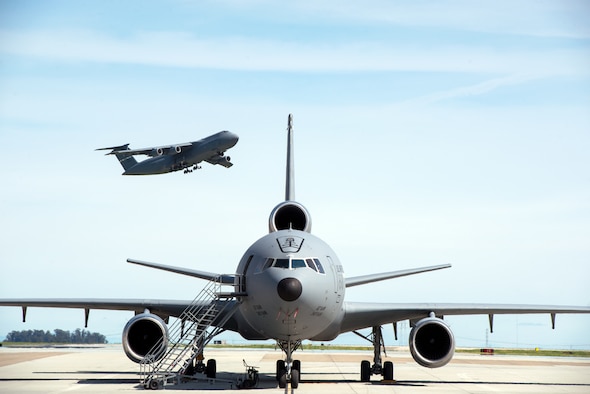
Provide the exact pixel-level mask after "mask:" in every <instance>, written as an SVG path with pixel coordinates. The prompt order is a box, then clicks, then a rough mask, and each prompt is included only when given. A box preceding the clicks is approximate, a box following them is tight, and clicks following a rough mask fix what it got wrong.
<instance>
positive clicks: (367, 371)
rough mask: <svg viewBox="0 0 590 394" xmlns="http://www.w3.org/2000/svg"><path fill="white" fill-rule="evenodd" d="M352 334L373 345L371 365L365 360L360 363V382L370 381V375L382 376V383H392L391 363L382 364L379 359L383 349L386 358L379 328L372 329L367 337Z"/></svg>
mask: <svg viewBox="0 0 590 394" xmlns="http://www.w3.org/2000/svg"><path fill="white" fill-rule="evenodd" d="M354 333H355V334H356V335H358V336H360V337H361V338H365V339H366V340H368V341H369V342H371V343H372V344H373V365H371V363H370V362H369V361H367V360H363V361H361V382H368V381H370V380H371V375H382V376H383V380H384V381H393V363H392V362H391V361H385V362H383V360H382V358H381V349H383V354H385V356H387V354H386V352H385V344H384V342H383V333H382V332H381V326H375V327H373V332H372V333H371V335H369V336H368V337H367V336H364V335H362V334H360V333H358V332H356V331H354Z"/></svg>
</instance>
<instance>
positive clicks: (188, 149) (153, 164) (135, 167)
mask: <svg viewBox="0 0 590 394" xmlns="http://www.w3.org/2000/svg"><path fill="white" fill-rule="evenodd" d="M237 142H238V136H237V135H235V134H233V133H230V132H229V131H220V132H219V133H216V134H213V135H210V136H209V137H205V138H203V139H202V140H199V141H194V142H186V143H183V144H174V145H168V146H155V147H152V148H144V149H129V144H125V145H121V146H112V147H110V148H100V149H96V150H110V151H111V152H109V153H107V155H115V156H116V157H117V159H119V163H121V165H122V166H123V168H124V169H125V172H123V175H152V174H164V173H166V172H172V171H178V170H184V173H185V174H188V173H191V172H193V170H196V169H198V168H200V167H199V165H198V164H199V163H200V162H202V161H206V162H208V163H211V164H219V165H222V166H224V167H226V168H229V167H231V166H232V165H233V164H232V163H231V162H230V157H229V156H224V153H225V151H226V150H228V149H229V148H231V147H233V146H234V145H235V144H237ZM134 155H147V156H150V158H149V159H146V160H143V161H140V162H138V161H137V160H136V159H135V157H133V156H134ZM190 167H192V169H191V168H190Z"/></svg>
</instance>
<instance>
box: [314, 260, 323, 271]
mask: <svg viewBox="0 0 590 394" xmlns="http://www.w3.org/2000/svg"><path fill="white" fill-rule="evenodd" d="M313 261H314V262H315V265H317V266H318V271H319V272H320V274H325V273H326V272H325V271H324V267H322V263H320V260H319V259H313Z"/></svg>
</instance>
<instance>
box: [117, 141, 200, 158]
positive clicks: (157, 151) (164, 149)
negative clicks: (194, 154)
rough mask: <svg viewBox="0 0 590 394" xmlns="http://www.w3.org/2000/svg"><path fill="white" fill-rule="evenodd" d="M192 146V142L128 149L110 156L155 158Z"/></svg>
mask: <svg viewBox="0 0 590 394" xmlns="http://www.w3.org/2000/svg"><path fill="white" fill-rule="evenodd" d="M192 146H193V144H191V143H190V142H185V143H182V144H175V145H166V146H154V147H151V148H142V149H127V150H124V151H113V152H111V153H109V154H115V153H120V154H125V155H130V156H134V155H147V156H151V157H154V156H161V155H167V154H169V153H178V152H179V151H182V150H185V149H188V148H191V147H192Z"/></svg>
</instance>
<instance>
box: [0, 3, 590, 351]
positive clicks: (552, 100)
mask: <svg viewBox="0 0 590 394" xmlns="http://www.w3.org/2000/svg"><path fill="white" fill-rule="evenodd" d="M316 3H317V2H311V1H301V2H271V1H264V0H261V1H216V2H208V1H195V2H192V1H169V2H144V1H127V2H117V1H96V2H92V1H90V2H75V1H52V2H41V1H3V2H2V3H0V143H1V144H2V147H3V154H2V155H1V156H0V179H2V183H3V187H2V189H3V190H2V193H0V215H1V216H0V217H2V224H3V225H2V230H1V231H2V236H1V237H0V239H1V240H2V241H1V242H2V243H1V244H0V246H1V247H0V265H1V267H2V276H0V298H18V297H52V298H53V297H82V298H86V297H115V298H170V299H192V298H193V297H194V296H195V295H196V293H197V292H198V291H199V289H200V288H201V286H202V285H203V284H202V283H201V282H199V281H198V280H194V279H191V278H185V277H180V276H177V275H173V274H168V273H161V272H157V271H153V270H149V269H147V268H142V267H137V266H132V265H129V264H127V263H125V259H126V258H128V257H131V258H137V259H144V260H148V261H156V262H161V263H165V264H171V265H180V266H187V267H192V268H196V269H204V270H211V271H220V272H225V273H230V272H233V271H234V270H235V267H236V265H237V263H238V261H239V259H240V257H241V255H242V254H243V253H244V251H245V250H246V249H247V247H248V246H249V245H250V244H251V243H253V242H254V241H255V240H256V239H258V238H259V237H260V236H262V235H264V234H265V232H266V231H267V218H268V215H269V214H270V211H271V209H272V208H273V207H274V206H275V205H276V204H277V203H278V202H280V201H281V200H282V199H283V198H284V179H283V178H284V161H285V158H284V154H285V145H286V139H285V128H286V119H287V114H288V113H293V114H294V119H295V123H294V127H295V133H296V134H295V149H296V151H295V155H296V156H295V158H296V181H297V184H296V197H297V200H298V201H300V202H301V203H302V204H304V205H305V206H306V207H307V208H308V209H309V211H310V212H311V215H312V219H313V232H314V233H315V234H316V235H318V236H320V237H322V238H323V239H324V240H325V241H327V242H328V243H329V244H330V245H331V246H332V247H333V249H334V250H335V251H336V253H337V254H338V256H339V258H340V260H341V261H342V262H343V264H344V268H345V274H346V275H348V276H355V275H362V274H366V273H372V272H381V271H390V270H395V269H403V268H410V267H415V266H422V265H433V264H439V263H447V262H449V263H452V264H453V268H452V269H450V270H446V271H441V272H436V273H429V274H424V275H418V276H414V277H409V278H402V279H398V280H393V281H388V282H382V283H376V284H371V285H367V286H361V287H355V288H351V289H349V291H348V293H347V299H348V300H351V301H383V302H398V301H399V302H489V303H533V304H560V305H590V291H589V290H588V285H587V282H588V278H589V277H590V242H589V240H590V179H589V175H588V174H589V172H588V169H589V168H590V155H588V150H589V147H590V23H589V22H588V18H587V15H589V12H590V6H589V5H588V3H587V2H583V1H560V2H553V1H547V2H544V1H534V2H527V1H522V2H512V1H494V2H478V4H477V5H476V6H475V5H473V4H472V2H468V1H448V2H429V1H420V2H415V1H412V2H390V1H368V2H363V3H362V4H360V3H358V2H341V1H338V2H336V1H324V2H321V4H316ZM225 129H227V130H231V131H233V132H235V133H236V134H238V135H239V136H240V142H239V143H238V145H237V146H236V147H235V148H233V149H232V150H231V151H230V152H229V153H230V155H231V156H232V160H233V161H234V163H235V166H234V167H232V168H231V169H229V170H228V169H225V168H221V167H219V168H217V167H212V166H209V165H203V170H202V171H199V172H197V173H193V174H192V175H183V174H182V173H174V174H168V175H164V176H155V177H139V178H133V177H122V176H120V173H121V172H122V169H121V168H120V166H119V164H118V163H117V162H116V160H115V159H113V158H111V157H105V156H104V155H102V154H101V152H95V151H94V149H95V148H100V147H103V146H112V145H118V144H124V143H128V142H129V143H131V146H132V147H135V148H142V147H147V146H152V145H162V144H167V143H176V142H185V141H193V140H197V139H199V138H202V137H204V136H206V135H209V134H211V133H213V132H216V131H219V130H225ZM129 318H130V315H129V314H128V313H122V312H101V311H93V312H91V316H90V326H89V329H90V330H92V331H99V332H102V333H104V334H106V335H108V336H109V339H110V340H111V341H113V340H117V339H118V338H119V337H120V333H121V330H122V328H123V326H124V324H125V322H126V321H127V320H128V319H129ZM448 320H449V322H450V323H451V325H452V328H453V331H454V332H455V334H456V336H457V340H458V343H459V345H465V346H481V345H482V343H483V341H485V330H486V328H487V317H486V316H479V317H468V318H461V317H452V318H448ZM82 324H83V311H77V310H74V311H69V310H66V311H64V310H42V309H31V310H30V311H29V313H28V322H27V323H26V324H22V323H20V309H18V308H0V338H1V337H3V336H4V335H6V333H8V332H9V331H11V330H19V329H37V328H39V329H50V330H52V329H54V328H62V329H75V328H77V327H80V326H81V325H82ZM589 327H590V318H589V317H587V316H558V318H557V329H556V330H555V331H552V330H551V328H550V319H549V316H519V317H514V316H513V317H509V316H497V317H496V319H495V332H494V334H491V335H490V336H489V341H490V343H491V344H492V345H494V346H529V347H534V346H541V347H566V348H570V347H573V348H586V349H587V348H590V342H589V341H588V338H587V330H588V328H589ZM386 332H387V335H388V338H387V339H386V340H388V341H389V344H395V343H396V342H393V340H392V339H391V329H390V328H388V329H387V330H386ZM232 339H235V337H232ZM339 340H340V341H342V342H355V341H356V340H357V339H356V337H355V336H343V338H340V339H339ZM406 341H407V338H403V339H401V341H400V343H405V342H406Z"/></svg>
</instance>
